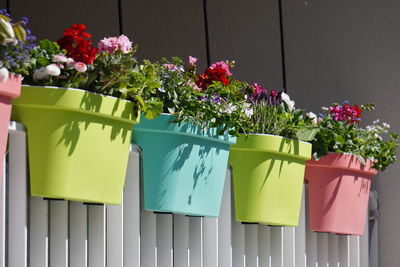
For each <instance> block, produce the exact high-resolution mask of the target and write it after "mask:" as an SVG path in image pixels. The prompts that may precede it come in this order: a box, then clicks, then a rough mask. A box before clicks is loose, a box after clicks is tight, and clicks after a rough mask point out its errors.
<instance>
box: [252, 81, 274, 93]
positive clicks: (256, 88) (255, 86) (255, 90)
mask: <svg viewBox="0 0 400 267" xmlns="http://www.w3.org/2000/svg"><path fill="white" fill-rule="evenodd" d="M252 87H253V95H258V94H261V93H263V92H265V89H264V88H263V87H262V86H261V85H259V84H258V83H254V84H253V86H252ZM272 92H274V93H275V91H272Z"/></svg>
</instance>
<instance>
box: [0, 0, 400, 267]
mask: <svg viewBox="0 0 400 267" xmlns="http://www.w3.org/2000/svg"><path fill="white" fill-rule="evenodd" d="M10 2H11V8H12V13H13V15H15V16H16V17H20V16H22V15H25V16H28V17H29V18H30V19H31V20H32V23H31V28H32V30H33V32H34V33H36V35H37V36H39V37H41V38H42V37H47V38H51V39H54V40H56V39H57V38H59V37H61V35H62V32H63V29H64V28H65V27H67V26H69V25H70V24H72V23H78V22H80V23H85V24H87V25H88V27H89V32H91V33H93V34H94V37H95V39H96V40H99V39H100V38H102V37H103V36H107V35H116V34H118V33H119V24H118V21H119V20H118V19H119V18H118V6H117V0H114V1H109V0H97V1H88V0H86V1H85V0H70V1H68V4H66V2H65V1H55V0H35V1H32V0H10ZM121 2H122V15H123V16H122V18H121V19H122V22H123V27H124V33H126V34H127V35H128V36H129V37H130V38H133V40H134V42H135V43H138V44H139V45H140V47H139V52H138V57H139V58H141V59H142V58H149V59H158V58H160V57H162V56H166V57H168V56H174V55H176V56H181V57H187V56H188V55H193V56H197V57H198V58H199V59H200V60H201V62H200V63H201V64H200V66H201V68H204V67H205V66H206V65H207V64H206V62H207V47H206V39H207V34H208V39H209V51H208V52H209V55H210V59H211V61H216V60H221V59H230V60H231V59H234V60H235V61H236V62H237V67H236V69H235V70H234V73H235V74H236V77H238V78H239V79H244V80H247V81H249V82H254V81H258V82H261V83H262V84H263V85H264V86H265V87H266V88H268V89H276V88H281V87H282V63H281V49H280V39H279V16H278V0H274V1H272V0H268V1H267V0H264V1H261V0H248V1H239V0H218V1H210V0H208V1H207V18H208V20H207V23H208V33H206V31H205V26H204V25H205V24H204V23H205V18H204V14H203V1H201V0H169V1H156V0H135V1H133V0H121ZM244 4H245V5H244ZM5 6H6V1H5V0H1V1H0V7H5ZM283 13H284V14H283V15H284V17H283V18H284V29H285V32H284V33H285V34H284V37H285V52H286V76H287V89H288V92H289V94H291V95H292V97H293V98H294V99H295V101H296V103H297V106H298V107H304V108H306V109H309V110H312V111H314V112H316V111H319V108H320V106H327V105H329V104H330V103H332V102H337V101H339V102H340V101H342V100H349V101H351V102H357V103H369V102H373V103H375V104H376V108H377V110H376V112H374V113H373V114H369V115H365V116H364V117H365V119H366V120H372V119H375V118H382V119H384V120H385V121H387V122H388V123H390V124H391V125H392V127H393V130H394V131H397V132H400V122H399V115H398V114H399V112H400V107H399V105H398V102H399V100H400V94H399V89H398V88H399V85H400V75H399V73H400V49H399V43H400V27H399V25H400V16H399V14H400V1H398V0H380V1H376V0H347V1H338V0H283ZM399 171H400V166H399V164H398V163H397V164H395V165H394V166H392V167H390V168H389V169H387V171H385V172H384V173H381V174H379V175H378V176H377V177H376V179H375V181H374V186H375V187H376V188H377V190H378V191H379V197H380V249H379V253H380V266H383V267H392V266H393V267H398V266H400V253H399V252H398V251H399V248H398V243H399V240H400V231H399V230H398V229H399V228H398V221H399V219H400V192H399V189H400V179H399V177H398V175H397V173H399Z"/></svg>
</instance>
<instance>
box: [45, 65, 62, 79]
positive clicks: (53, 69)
mask: <svg viewBox="0 0 400 267" xmlns="http://www.w3.org/2000/svg"><path fill="white" fill-rule="evenodd" d="M45 70H46V73H47V74H48V75H50V76H58V75H60V73H61V70H60V68H59V67H58V66H57V65H56V64H50V65H48V66H47V67H46V68H45Z"/></svg>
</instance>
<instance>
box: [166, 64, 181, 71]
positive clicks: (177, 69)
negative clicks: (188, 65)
mask: <svg viewBox="0 0 400 267" xmlns="http://www.w3.org/2000/svg"><path fill="white" fill-rule="evenodd" d="M164 67H166V68H167V69H168V70H170V71H179V72H183V71H184V69H183V68H182V67H179V66H177V65H175V64H164Z"/></svg>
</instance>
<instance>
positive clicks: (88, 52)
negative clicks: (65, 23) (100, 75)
mask: <svg viewBox="0 0 400 267" xmlns="http://www.w3.org/2000/svg"><path fill="white" fill-rule="evenodd" d="M85 30H86V26H85V25H84V24H73V25H71V28H68V29H65V30H64V37H62V38H60V39H59V40H58V41H57V43H58V44H59V45H60V47H61V48H62V49H65V50H67V56H69V57H71V58H73V59H74V60H75V61H78V62H83V63H86V64H92V63H93V61H94V60H95V58H96V53H97V48H95V47H94V46H92V40H90V39H89V38H91V37H92V35H91V34H89V33H87V32H85Z"/></svg>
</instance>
